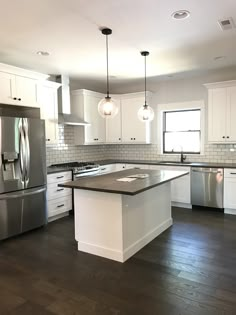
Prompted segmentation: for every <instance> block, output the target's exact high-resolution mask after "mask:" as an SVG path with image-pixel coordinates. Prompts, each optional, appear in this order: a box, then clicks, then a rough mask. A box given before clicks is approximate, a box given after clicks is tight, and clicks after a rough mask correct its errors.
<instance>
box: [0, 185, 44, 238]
mask: <svg viewBox="0 0 236 315" xmlns="http://www.w3.org/2000/svg"><path fill="white" fill-rule="evenodd" d="M46 223H47V209H46V187H45V186H43V187H38V188H32V189H27V190H23V191H20V192H13V193H8V194H1V195H0V240H2V239H5V238H8V237H11V236H14V235H17V234H20V233H23V232H26V231H29V230H32V229H34V228H36V227H40V226H42V225H45V224H46Z"/></svg>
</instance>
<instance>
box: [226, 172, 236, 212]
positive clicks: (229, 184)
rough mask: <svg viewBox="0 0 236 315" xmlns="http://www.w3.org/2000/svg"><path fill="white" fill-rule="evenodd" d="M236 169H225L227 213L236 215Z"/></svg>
mask: <svg viewBox="0 0 236 315" xmlns="http://www.w3.org/2000/svg"><path fill="white" fill-rule="evenodd" d="M235 192H236V169H230V168H225V169H224V208H225V213H230V214H236V194H235Z"/></svg>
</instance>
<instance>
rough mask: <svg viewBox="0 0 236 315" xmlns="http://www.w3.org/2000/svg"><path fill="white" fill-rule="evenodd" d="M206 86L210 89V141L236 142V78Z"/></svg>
mask: <svg viewBox="0 0 236 315" xmlns="http://www.w3.org/2000/svg"><path fill="white" fill-rule="evenodd" d="M205 86H206V87H207V89H208V142H209V143H236V124H235V120H236V80H233V81H225V82H216V83H209V84H205Z"/></svg>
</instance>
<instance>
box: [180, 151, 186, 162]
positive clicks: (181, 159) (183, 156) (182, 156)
mask: <svg viewBox="0 0 236 315" xmlns="http://www.w3.org/2000/svg"><path fill="white" fill-rule="evenodd" d="M186 158H187V156H186V155H184V154H183V149H182V150H181V153H180V162H181V163H183V162H184V161H185V160H186Z"/></svg>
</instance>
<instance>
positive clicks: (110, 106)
mask: <svg viewBox="0 0 236 315" xmlns="http://www.w3.org/2000/svg"><path fill="white" fill-rule="evenodd" d="M101 32H102V34H103V35H106V61H107V95H106V97H105V98H103V99H102V100H101V101H100V102H99V103H98V112H99V114H100V115H101V116H102V117H103V118H113V117H115V115H116V114H117V113H118V107H117V105H116V103H115V101H114V100H112V99H111V97H110V95H109V72H108V35H111V33H112V30H111V29H110V28H104V29H102V30H101Z"/></svg>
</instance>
